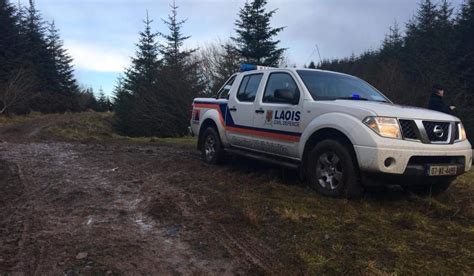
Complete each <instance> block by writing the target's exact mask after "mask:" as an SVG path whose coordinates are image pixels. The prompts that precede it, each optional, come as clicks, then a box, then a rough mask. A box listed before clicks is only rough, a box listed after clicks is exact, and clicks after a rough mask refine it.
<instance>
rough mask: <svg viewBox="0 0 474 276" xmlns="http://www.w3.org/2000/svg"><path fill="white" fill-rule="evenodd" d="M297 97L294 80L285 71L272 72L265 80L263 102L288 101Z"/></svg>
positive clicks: (297, 91)
mask: <svg viewBox="0 0 474 276" xmlns="http://www.w3.org/2000/svg"><path fill="white" fill-rule="evenodd" d="M295 97H299V90H298V86H297V85H296V82H295V80H294V79H293V77H291V76H290V75H289V74H287V73H272V74H270V77H269V78H268V81H267V87H265V93H264V94H263V99H262V101H263V102H264V103H289V102H291V100H289V99H294V98H295Z"/></svg>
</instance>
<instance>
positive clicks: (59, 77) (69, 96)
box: [46, 21, 79, 111]
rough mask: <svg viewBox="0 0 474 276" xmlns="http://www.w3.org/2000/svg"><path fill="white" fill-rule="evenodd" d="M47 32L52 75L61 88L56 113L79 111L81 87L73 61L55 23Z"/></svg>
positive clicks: (51, 24) (58, 93)
mask: <svg viewBox="0 0 474 276" xmlns="http://www.w3.org/2000/svg"><path fill="white" fill-rule="evenodd" d="M47 31H48V34H47V37H46V47H47V50H48V52H49V55H50V56H51V57H52V60H53V63H52V64H51V65H50V66H51V72H50V74H54V79H53V81H54V83H57V84H58V86H59V87H58V88H59V90H58V91H57V95H56V96H54V97H55V98H59V99H58V101H59V107H58V108H57V110H56V111H65V110H71V111H79V106H78V100H77V96H78V91H79V87H78V85H77V81H76V79H75V77H74V68H73V65H72V62H73V60H72V58H71V56H70V55H69V54H68V53H67V51H66V49H64V45H63V42H62V40H61V38H60V36H59V30H58V29H57V28H56V25H55V23H54V21H53V22H51V23H50V24H49V25H48V29H47ZM58 109H59V110H58Z"/></svg>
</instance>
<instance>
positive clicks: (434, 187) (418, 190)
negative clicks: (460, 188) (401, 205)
mask: <svg viewBox="0 0 474 276" xmlns="http://www.w3.org/2000/svg"><path fill="white" fill-rule="evenodd" d="M455 179H456V178H452V177H450V178H441V179H432V178H426V179H424V180H422V181H421V182H422V184H420V185H410V186H404V187H403V188H404V189H405V190H406V191H409V192H412V193H414V194H417V195H420V196H437V195H440V194H442V193H443V192H445V191H446V190H447V189H448V188H449V186H451V183H452V182H453V181H454V180H455Z"/></svg>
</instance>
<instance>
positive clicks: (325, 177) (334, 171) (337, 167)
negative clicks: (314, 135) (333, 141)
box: [316, 152, 343, 191]
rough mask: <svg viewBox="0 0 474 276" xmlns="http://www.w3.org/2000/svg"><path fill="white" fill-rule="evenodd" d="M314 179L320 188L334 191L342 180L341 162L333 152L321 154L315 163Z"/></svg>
mask: <svg viewBox="0 0 474 276" xmlns="http://www.w3.org/2000/svg"><path fill="white" fill-rule="evenodd" d="M316 178H317V181H318V183H319V185H320V186H321V187H323V188H324V189H327V190H330V191H334V190H336V189H337V188H338V187H339V186H340V185H341V184H342V179H343V170H342V162H341V159H340V158H339V156H337V155H336V154H335V153H334V152H325V153H323V154H321V155H320V156H319V158H318V161H317V163H316Z"/></svg>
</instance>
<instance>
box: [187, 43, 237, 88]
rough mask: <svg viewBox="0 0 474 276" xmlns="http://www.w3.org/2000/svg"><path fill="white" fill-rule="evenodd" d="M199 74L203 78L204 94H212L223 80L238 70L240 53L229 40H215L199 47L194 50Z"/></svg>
mask: <svg viewBox="0 0 474 276" xmlns="http://www.w3.org/2000/svg"><path fill="white" fill-rule="evenodd" d="M196 56H197V59H198V60H199V74H200V75H202V78H204V79H205V82H206V84H207V88H206V91H205V93H204V94H207V95H212V94H215V93H216V92H217V90H218V89H219V88H220V87H221V86H222V85H223V84H224V82H225V81H226V80H227V79H228V78H229V77H230V76H231V75H232V74H233V73H235V72H237V71H238V70H239V60H240V55H239V54H238V52H237V51H236V50H235V46H234V45H233V44H232V42H231V41H221V40H217V41H216V42H213V43H208V44H206V45H204V46H203V47H200V48H199V50H198V51H197V52H196Z"/></svg>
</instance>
